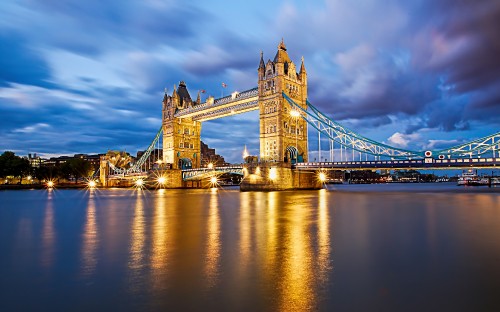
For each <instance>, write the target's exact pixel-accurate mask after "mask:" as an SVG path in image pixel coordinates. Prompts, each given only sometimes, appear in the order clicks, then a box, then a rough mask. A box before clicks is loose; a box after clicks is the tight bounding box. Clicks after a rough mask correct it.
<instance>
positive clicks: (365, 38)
mask: <svg viewBox="0 0 500 312" xmlns="http://www.w3.org/2000/svg"><path fill="white" fill-rule="evenodd" d="M499 29H500V1H498V0H481V1H477V0H454V1H451V0H418V1H396V0H384V1H380V0H379V1H375V0H352V1H341V0H334V1H300V0H296V1H220V0H215V1H201V0H200V1H189V2H188V1H169V0H143V1H126V0H120V1H118V0H107V1H101V0H86V1H81V0H78V1H76V0H69V1H61V0H18V1H14V0H3V1H1V2H0V152H2V151H5V150H10V151H14V152H15V153H16V154H18V155H26V154H28V153H38V154H40V155H42V156H46V157H49V156H53V155H72V154H75V153H88V154H92V153H105V152H106V151H107V150H110V149H111V150H125V151H127V152H130V153H131V154H132V155H135V153H136V152H137V151H138V150H143V149H145V148H146V147H147V146H148V145H149V143H150V142H151V141H152V139H153V138H154V136H155V134H156V132H157V130H158V129H159V128H160V126H161V106H162V104H161V101H162V98H163V94H164V90H165V88H166V89H167V91H168V92H169V93H171V92H172V90H173V86H174V84H178V83H179V81H181V80H184V81H185V82H186V84H187V87H188V90H189V91H190V93H191V96H192V97H194V98H195V97H196V93H197V92H198V90H201V89H205V90H207V93H206V94H205V96H208V95H214V96H216V97H218V96H220V94H221V83H222V82H224V83H226V84H227V85H228V87H227V89H225V91H224V92H225V93H226V94H228V93H230V92H232V91H235V90H237V91H243V90H246V89H250V88H253V87H255V86H256V85H257V67H258V65H259V60H260V52H261V51H263V53H264V59H265V60H266V61H267V59H272V58H273V57H274V54H275V53H276V50H277V45H278V44H279V42H280V41H281V39H282V38H283V39H284V42H285V44H286V46H287V48H288V52H289V55H290V57H291V58H292V60H293V61H294V62H295V63H296V64H299V65H300V59H301V57H302V56H303V57H304V59H305V65H306V68H307V73H308V84H309V90H308V98H309V101H310V102H311V103H312V104H314V105H315V106H316V107H318V108H319V109H320V110H322V111H323V112H325V113H326V114H328V115H329V116H331V117H332V118H333V119H334V120H336V121H338V122H340V123H342V124H344V125H345V126H348V127H349V128H351V129H352V130H354V131H356V132H358V133H360V134H362V135H364V136H367V137H369V138H371V139H374V140H377V141H379V142H384V143H387V144H390V145H393V146H396V147H402V148H406V149H412V150H419V151H422V150H428V149H432V150H437V149H442V148H445V147H450V146H452V145H456V144H459V143H463V142H467V141H470V140H472V139H475V138H479V137H483V136H486V135H489V134H492V133H495V132H498V131H500V35H499ZM258 131H259V122H258V112H256V111H254V112H250V113H246V114H242V115H237V116H233V117H229V118H223V119H218V120H213V121H208V122H204V123H203V125H202V134H201V136H202V140H203V141H204V142H205V143H208V144H209V146H210V147H212V148H216V151H217V153H219V154H222V155H223V156H224V157H225V158H226V160H228V161H230V162H241V155H242V151H243V146H244V145H246V146H247V147H248V149H249V151H250V152H251V153H252V154H258V149H259V133H258ZM316 137H317V136H315V135H312V134H310V148H311V149H316V148H317V139H314V138H316ZM315 140H316V141H315ZM315 146H316V147H315ZM327 146H328V145H327V144H326V145H325V147H324V149H327ZM316 153H317V152H316ZM311 155H312V154H311Z"/></svg>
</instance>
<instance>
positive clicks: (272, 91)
mask: <svg viewBox="0 0 500 312" xmlns="http://www.w3.org/2000/svg"><path fill="white" fill-rule="evenodd" d="M258 73H259V85H258V88H259V111H260V157H261V160H264V161H273V160H274V161H284V162H291V163H295V162H307V161H308V155H307V124H306V121H305V120H303V119H302V118H301V117H300V116H297V114H296V113H297V112H292V110H291V109H290V105H289V104H288V102H287V101H286V100H285V98H284V97H283V95H282V92H284V93H285V94H287V95H288V96H289V97H290V98H292V99H293V100H294V101H295V102H296V103H297V104H299V105H300V106H301V107H303V108H304V109H306V108H307V103H306V99H307V73H306V68H305V66H304V58H302V63H301V65H300V71H299V72H298V73H297V71H296V66H295V64H294V63H293V62H292V61H291V60H290V57H289V56H288V53H287V50H286V46H285V43H284V42H283V40H282V41H281V42H280V44H279V45H278V51H277V52H276V55H275V56H274V60H272V61H271V60H268V61H267V63H264V57H263V53H262V52H261V57H260V65H259V69H258Z"/></svg>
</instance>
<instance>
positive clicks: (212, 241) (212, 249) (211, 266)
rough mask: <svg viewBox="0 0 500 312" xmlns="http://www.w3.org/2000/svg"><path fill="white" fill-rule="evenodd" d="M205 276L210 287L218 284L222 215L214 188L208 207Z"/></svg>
mask: <svg viewBox="0 0 500 312" xmlns="http://www.w3.org/2000/svg"><path fill="white" fill-rule="evenodd" d="M206 237H207V245H206V250H207V251H206V258H205V276H206V281H207V284H206V286H207V287H209V288H212V287H214V286H215V285H216V284H217V279H218V270H219V258H220V217H219V199H218V195H217V189H212V192H211V194H210V205H209V208H208V223H207V234H206Z"/></svg>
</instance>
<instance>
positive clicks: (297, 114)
mask: <svg viewBox="0 0 500 312" xmlns="http://www.w3.org/2000/svg"><path fill="white" fill-rule="evenodd" d="M290 115H291V116H292V117H293V118H294V119H295V150H296V152H297V154H296V155H295V163H297V162H298V160H299V159H298V158H299V146H298V140H299V138H298V137H299V132H298V128H299V117H300V112H299V111H298V110H296V109H292V110H291V111H290Z"/></svg>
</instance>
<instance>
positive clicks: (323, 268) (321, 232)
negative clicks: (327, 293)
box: [318, 189, 331, 284]
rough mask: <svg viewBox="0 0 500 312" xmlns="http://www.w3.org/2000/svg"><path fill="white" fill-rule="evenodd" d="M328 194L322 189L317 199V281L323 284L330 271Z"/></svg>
mask: <svg viewBox="0 0 500 312" xmlns="http://www.w3.org/2000/svg"><path fill="white" fill-rule="evenodd" d="M328 197H329V193H328V192H327V190H325V189H322V190H320V191H319V198H318V249H319V250H318V266H319V272H318V275H319V276H318V279H319V280H320V281H321V282H322V283H325V284H326V282H327V279H328V273H329V271H330V269H331V268H330V251H331V250H330V216H329V210H328V200H329V198H328Z"/></svg>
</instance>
